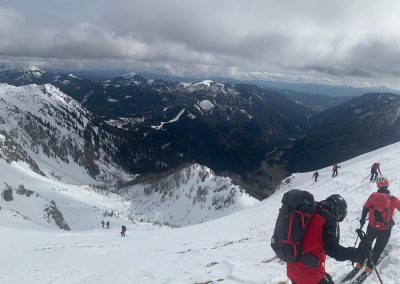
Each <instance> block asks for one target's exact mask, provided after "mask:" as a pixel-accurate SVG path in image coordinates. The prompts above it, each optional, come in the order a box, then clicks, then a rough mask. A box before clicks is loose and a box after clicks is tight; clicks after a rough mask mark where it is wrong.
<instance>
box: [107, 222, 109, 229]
mask: <svg viewBox="0 0 400 284" xmlns="http://www.w3.org/2000/svg"><path fill="white" fill-rule="evenodd" d="M109 228H110V221H107V229H109Z"/></svg>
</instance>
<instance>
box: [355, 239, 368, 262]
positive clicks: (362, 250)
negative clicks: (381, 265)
mask: <svg viewBox="0 0 400 284" xmlns="http://www.w3.org/2000/svg"><path fill="white" fill-rule="evenodd" d="M370 251H371V247H370V246H369V245H367V244H366V243H363V242H361V243H360V245H359V246H358V248H357V254H358V259H359V261H358V262H362V261H363V260H365V259H367V258H369V257H370Z"/></svg>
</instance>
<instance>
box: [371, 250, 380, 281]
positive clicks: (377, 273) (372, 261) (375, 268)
mask: <svg viewBox="0 0 400 284" xmlns="http://www.w3.org/2000/svg"><path fill="white" fill-rule="evenodd" d="M369 259H370V260H371V264H372V265H373V266H374V270H375V272H376V276H378V279H379V283H381V284H383V281H382V278H381V276H380V275H379V272H378V268H377V267H376V266H375V263H374V260H373V259H372V251H371V250H369Z"/></svg>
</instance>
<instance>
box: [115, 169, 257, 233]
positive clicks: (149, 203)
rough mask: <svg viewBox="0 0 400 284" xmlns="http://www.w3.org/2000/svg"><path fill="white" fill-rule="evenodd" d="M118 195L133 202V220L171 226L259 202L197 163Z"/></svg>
mask: <svg viewBox="0 0 400 284" xmlns="http://www.w3.org/2000/svg"><path fill="white" fill-rule="evenodd" d="M119 192H120V193H121V194H122V195H123V196H125V197H127V198H128V199H129V200H130V201H131V202H132V207H133V208H134V210H133V211H134V212H135V215H136V219H138V220H142V221H147V222H157V223H161V224H165V225H171V226H185V225H190V224H198V223H202V222H206V221H209V220H212V219H215V218H218V217H221V216H225V215H228V214H231V213H233V212H236V211H239V210H241V209H244V208H248V207H251V206H252V205H254V204H257V203H258V200H257V199H255V198H253V197H251V196H250V195H248V194H247V193H246V192H245V191H244V190H243V189H242V188H240V187H239V186H237V185H234V184H233V183H232V180H231V179H230V178H227V177H220V176H217V175H215V174H214V173H213V172H212V171H211V170H210V169H209V168H207V167H204V166H200V165H198V164H195V165H192V166H187V167H185V168H183V169H181V170H178V171H176V172H174V173H172V174H170V175H168V176H166V177H163V178H160V177H156V178H154V177H153V178H148V179H147V180H146V181H143V182H139V183H137V184H135V185H133V186H127V187H124V188H121V189H120V190H119Z"/></svg>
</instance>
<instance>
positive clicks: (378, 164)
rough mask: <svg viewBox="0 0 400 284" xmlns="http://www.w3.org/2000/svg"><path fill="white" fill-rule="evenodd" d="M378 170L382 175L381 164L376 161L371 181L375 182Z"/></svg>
mask: <svg viewBox="0 0 400 284" xmlns="http://www.w3.org/2000/svg"><path fill="white" fill-rule="evenodd" d="M378 172H379V174H380V175H382V173H381V164H380V163H378V162H376V163H374V164H373V165H372V167H371V178H370V179H369V181H370V182H375V181H376V178H377V177H378Z"/></svg>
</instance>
